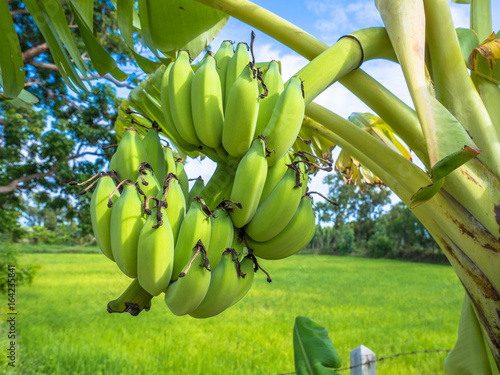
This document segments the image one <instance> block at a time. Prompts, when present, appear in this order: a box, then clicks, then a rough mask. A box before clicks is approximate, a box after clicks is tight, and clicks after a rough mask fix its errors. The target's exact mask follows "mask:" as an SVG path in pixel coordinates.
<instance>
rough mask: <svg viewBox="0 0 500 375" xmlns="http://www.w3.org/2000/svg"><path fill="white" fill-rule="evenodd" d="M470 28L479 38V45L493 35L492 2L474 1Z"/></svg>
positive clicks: (471, 8) (488, 0) (489, 0)
mask: <svg viewBox="0 0 500 375" xmlns="http://www.w3.org/2000/svg"><path fill="white" fill-rule="evenodd" d="M470 26H471V29H473V30H474V31H475V32H476V33H477V36H478V38H479V43H481V42H482V41H484V40H485V39H486V38H487V37H489V36H490V35H491V32H492V30H493V27H492V26H491V0H472V2H471V7H470Z"/></svg>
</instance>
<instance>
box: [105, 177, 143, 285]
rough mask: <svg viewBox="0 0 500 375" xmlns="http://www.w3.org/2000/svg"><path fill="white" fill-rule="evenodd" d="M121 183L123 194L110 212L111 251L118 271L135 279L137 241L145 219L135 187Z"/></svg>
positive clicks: (128, 182)
mask: <svg viewBox="0 0 500 375" xmlns="http://www.w3.org/2000/svg"><path fill="white" fill-rule="evenodd" d="M122 182H123V192H122V194H121V195H120V197H119V198H118V199H117V201H116V203H115V204H114V207H113V211H112V212H111V230H110V235H111V250H112V251H113V257H114V258H115V262H116V264H117V265H118V267H119V268H120V270H121V271H122V272H123V273H124V274H125V275H127V276H128V277H131V278H136V277H137V241H138V239H139V234H140V233H141V229H142V227H143V226H144V223H145V221H146V218H145V215H144V213H143V208H142V201H141V198H140V197H139V194H138V193H137V189H136V186H135V185H134V184H133V183H132V182H131V181H130V180H125V181H122ZM108 206H109V202H108Z"/></svg>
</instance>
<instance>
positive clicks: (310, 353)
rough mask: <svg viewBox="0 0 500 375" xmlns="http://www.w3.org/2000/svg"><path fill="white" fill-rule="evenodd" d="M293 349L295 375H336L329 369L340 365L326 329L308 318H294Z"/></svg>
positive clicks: (338, 357)
mask: <svg viewBox="0 0 500 375" xmlns="http://www.w3.org/2000/svg"><path fill="white" fill-rule="evenodd" d="M293 347H294V357H295V372H296V373H297V375H327V374H328V375H331V374H337V373H336V372H335V371H333V370H332V369H331V368H339V367H340V366H341V365H342V362H341V360H340V356H339V355H338V353H337V350H336V349H335V346H334V345H333V343H332V341H331V340H330V337H329V336H328V331H327V330H326V328H324V327H322V326H320V325H319V324H318V323H316V322H315V321H314V320H312V319H310V318H306V317H303V316H298V317H296V318H295V325H294V328H293Z"/></svg>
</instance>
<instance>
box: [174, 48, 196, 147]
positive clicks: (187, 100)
mask: <svg viewBox="0 0 500 375" xmlns="http://www.w3.org/2000/svg"><path fill="white" fill-rule="evenodd" d="M173 64H174V65H173V66H172V68H171V70H170V74H169V78H168V98H169V102H170V111H171V114H172V120H173V121H174V125H175V128H176V129H177V132H178V133H179V135H180V136H181V137H182V139H184V140H185V141H186V142H188V143H190V144H192V145H199V144H200V140H199V139H198V136H197V135H196V131H195V129H194V124H193V116H192V115H191V113H192V110H191V85H192V82H193V76H194V73H193V69H192V68H191V64H190V63H189V53H188V52H187V51H183V50H180V51H179V52H178V53H177V60H175V62H174V63H173Z"/></svg>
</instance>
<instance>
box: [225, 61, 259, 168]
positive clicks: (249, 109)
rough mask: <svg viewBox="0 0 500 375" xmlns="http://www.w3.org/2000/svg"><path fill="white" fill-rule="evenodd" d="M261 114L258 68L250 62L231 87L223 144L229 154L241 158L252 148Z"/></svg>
mask: <svg viewBox="0 0 500 375" xmlns="http://www.w3.org/2000/svg"><path fill="white" fill-rule="evenodd" d="M258 114H259V83H258V80H257V70H256V69H255V67H254V65H253V64H252V63H251V62H250V63H248V64H247V65H246V66H245V67H244V68H243V71H242V72H241V74H240V75H239V76H238V78H237V79H236V81H234V84H233V86H232V88H231V91H230V93H229V96H228V100H227V105H226V113H225V117H224V126H223V129H222V146H223V147H224V149H225V150H226V151H227V152H228V154H229V155H231V156H233V157H235V158H241V157H242V156H243V155H245V153H246V152H247V151H248V149H249V148H250V145H251V144H252V140H253V136H254V133H255V125H256V124H257V116H258Z"/></svg>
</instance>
